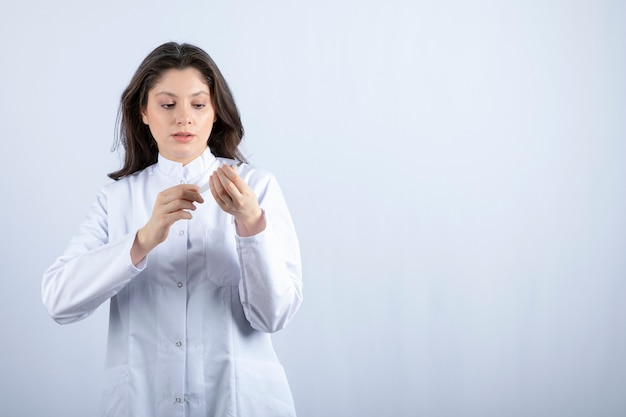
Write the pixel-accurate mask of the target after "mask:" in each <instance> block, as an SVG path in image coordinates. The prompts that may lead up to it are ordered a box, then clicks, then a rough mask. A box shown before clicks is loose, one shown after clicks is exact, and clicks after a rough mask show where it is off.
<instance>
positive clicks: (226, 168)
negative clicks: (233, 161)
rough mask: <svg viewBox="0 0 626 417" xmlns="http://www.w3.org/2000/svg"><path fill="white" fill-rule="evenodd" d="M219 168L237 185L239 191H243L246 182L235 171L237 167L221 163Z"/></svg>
mask: <svg viewBox="0 0 626 417" xmlns="http://www.w3.org/2000/svg"><path fill="white" fill-rule="evenodd" d="M220 168H221V172H222V173H223V174H224V176H225V177H226V178H228V179H229V180H230V181H231V182H232V183H233V184H234V185H235V187H237V189H238V190H239V192H241V193H243V191H244V190H245V188H246V187H247V186H248V184H246V182H245V181H244V180H243V178H241V176H240V175H239V173H238V172H237V168H236V167H235V166H234V165H222V166H221V167H220Z"/></svg>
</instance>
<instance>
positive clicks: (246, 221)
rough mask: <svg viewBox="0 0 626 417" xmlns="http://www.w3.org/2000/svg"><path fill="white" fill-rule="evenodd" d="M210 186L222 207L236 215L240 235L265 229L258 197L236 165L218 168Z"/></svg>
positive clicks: (210, 180)
mask: <svg viewBox="0 0 626 417" xmlns="http://www.w3.org/2000/svg"><path fill="white" fill-rule="evenodd" d="M209 186H210V187H211V194H213V198H214V199H215V201H216V202H217V204H218V205H219V206H220V208H221V209H222V210H224V211H225V212H226V213H229V214H232V215H233V216H235V224H236V226H237V233H238V234H239V236H243V237H246V236H252V235H256V234H257V233H260V232H262V231H263V230H265V217H264V216H263V211H262V210H261V207H260V206H259V202H258V200H257V197H256V195H255V194H254V191H252V189H251V188H250V187H249V186H248V184H246V182H245V181H244V180H243V179H242V178H241V177H240V176H239V174H238V173H237V170H236V168H235V167H233V166H231V165H226V164H225V165H222V166H221V167H219V168H218V169H216V170H215V172H214V173H213V174H212V175H211V178H210V179H209Z"/></svg>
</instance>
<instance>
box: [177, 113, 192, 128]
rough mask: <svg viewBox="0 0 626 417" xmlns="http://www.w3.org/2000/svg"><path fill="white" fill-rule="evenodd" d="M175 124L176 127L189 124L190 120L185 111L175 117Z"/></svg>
mask: <svg viewBox="0 0 626 417" xmlns="http://www.w3.org/2000/svg"><path fill="white" fill-rule="evenodd" d="M176 124H178V125H188V124H191V118H190V117H189V115H188V114H187V112H186V111H181V112H179V113H178V114H177V115H176Z"/></svg>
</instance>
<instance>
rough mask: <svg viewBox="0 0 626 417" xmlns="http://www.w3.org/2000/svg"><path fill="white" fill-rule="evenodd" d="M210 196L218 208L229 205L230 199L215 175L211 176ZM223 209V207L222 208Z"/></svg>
mask: <svg viewBox="0 0 626 417" xmlns="http://www.w3.org/2000/svg"><path fill="white" fill-rule="evenodd" d="M210 181H211V194H213V198H214V199H215V201H217V203H218V204H219V205H220V206H224V205H227V204H230V203H231V201H232V199H231V197H230V195H229V194H228V193H227V192H226V190H225V189H224V186H223V184H222V182H221V181H220V179H219V176H218V175H217V174H213V175H211V180H210ZM222 208H224V207H222Z"/></svg>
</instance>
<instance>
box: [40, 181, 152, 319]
mask: <svg viewBox="0 0 626 417" xmlns="http://www.w3.org/2000/svg"><path fill="white" fill-rule="evenodd" d="M107 220H108V219H107V195H106V193H105V192H103V191H101V192H100V194H99V195H98V198H97V199H96V201H95V202H94V204H93V205H92V207H91V209H90V211H89V214H88V215H87V217H86V219H85V220H84V221H83V223H82V224H81V226H80V231H79V234H78V235H77V236H75V237H74V238H73V239H72V240H71V241H70V244H69V245H68V247H67V249H66V250H65V253H64V254H63V255H62V256H61V257H59V258H58V259H57V260H56V261H55V262H54V263H53V264H52V265H51V266H50V268H48V270H46V272H45V273H44V275H43V280H42V298H43V303H44V305H45V307H46V308H47V310H48V312H49V313H50V315H51V316H52V318H53V319H54V320H55V321H57V322H58V323H60V324H67V323H72V322H75V321H79V320H82V319H84V318H86V317H88V316H90V315H91V314H92V313H93V312H94V311H95V309H96V308H97V307H98V306H100V305H101V304H102V303H104V302H105V301H107V300H108V299H110V298H111V297H112V296H114V295H115V294H116V293H117V292H118V291H119V290H120V289H122V288H123V287H124V286H125V285H126V284H127V283H128V282H129V281H130V280H131V279H132V278H133V277H134V276H136V275H137V274H139V273H140V272H141V270H142V269H143V268H145V259H144V260H143V261H142V262H140V264H139V265H138V266H137V267H135V266H134V265H133V264H132V261H131V258H130V249H131V247H132V245H133V243H134V240H135V232H133V233H128V234H126V235H124V236H122V237H121V238H119V239H116V240H115V241H113V242H111V241H109V230H108V221H107Z"/></svg>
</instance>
